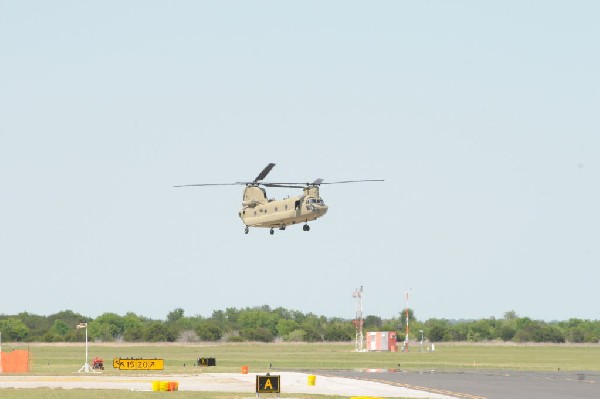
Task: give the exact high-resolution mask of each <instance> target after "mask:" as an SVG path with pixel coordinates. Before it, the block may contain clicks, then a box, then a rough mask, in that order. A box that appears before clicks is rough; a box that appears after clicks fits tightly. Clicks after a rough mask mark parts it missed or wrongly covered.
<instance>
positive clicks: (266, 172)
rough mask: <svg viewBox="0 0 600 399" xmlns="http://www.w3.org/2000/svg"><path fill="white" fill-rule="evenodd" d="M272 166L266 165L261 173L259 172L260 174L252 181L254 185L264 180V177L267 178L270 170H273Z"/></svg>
mask: <svg viewBox="0 0 600 399" xmlns="http://www.w3.org/2000/svg"><path fill="white" fill-rule="evenodd" d="M274 166H275V164H274V163H270V164H268V165H267V166H266V167H265V168H264V169H263V170H262V172H260V174H259V175H258V176H256V179H254V183H258V182H259V181H261V180H262V179H264V178H265V177H267V175H268V174H269V172H270V171H271V169H273V167H274Z"/></svg>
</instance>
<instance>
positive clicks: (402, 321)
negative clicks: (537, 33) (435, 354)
mask: <svg viewBox="0 0 600 399" xmlns="http://www.w3.org/2000/svg"><path fill="white" fill-rule="evenodd" d="M408 319H409V327H410V329H409V339H410V340H412V341H420V340H421V339H422V338H423V339H425V340H427V341H430V342H447V341H459V342H484V341H511V342H553V343H563V342H573V343H598V342H600V320H582V319H569V320H567V321H558V322H545V321H540V320H532V319H530V318H528V317H519V316H518V315H517V314H516V313H515V312H514V311H510V312H506V313H505V314H504V317H503V318H501V319H496V318H494V317H491V318H488V319H480V320H467V321H465V320H459V321H456V320H447V319H429V320H427V321H423V322H422V321H419V320H417V319H416V318H415V317H414V313H413V311H412V310H411V309H409V317H408ZM79 323H88V338H89V340H90V341H92V342H93V341H97V342H113V341H125V342H175V341H181V342H196V341H224V342H243V341H258V342H274V341H290V342H292V341H296V342H336V341H338V342H343V341H352V340H354V339H355V327H354V323H353V321H352V320H348V319H343V318H337V317H333V318H331V317H330V318H328V317H325V316H317V315H314V314H312V313H308V314H305V313H302V312H299V311H296V310H288V309H284V308H280V307H279V308H276V309H272V308H270V307H269V306H261V307H246V308H243V309H237V308H227V309H226V310H215V311H214V312H213V313H212V315H211V316H210V317H202V316H192V317H188V316H186V315H185V313H184V310H183V309H181V308H177V309H174V310H173V311H171V312H169V313H168V314H167V317H166V319H165V320H153V319H151V318H147V317H144V316H139V315H137V314H135V313H131V312H130V313H127V314H125V315H124V316H120V315H118V314H115V313H104V314H102V315H100V316H98V317H96V318H95V319H94V318H90V317H86V316H82V315H81V314H78V313H74V312H73V311H71V310H64V311H61V312H59V313H56V314H53V315H50V316H39V315H34V314H30V313H26V312H24V313H19V314H17V315H12V316H10V315H0V332H1V333H2V340H3V341H12V342H81V341H82V340H83V339H84V334H85V332H84V330H82V329H79V330H78V329H76V326H77V325H78V324H79ZM363 331H365V332H366V331H396V332H397V334H398V337H399V340H403V339H404V336H405V331H406V317H405V314H404V312H403V313H401V314H399V315H398V317H397V318H391V319H382V318H381V317H378V316H374V315H370V316H367V317H365V320H364V329H363ZM421 331H422V332H421Z"/></svg>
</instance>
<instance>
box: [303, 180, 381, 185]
mask: <svg viewBox="0 0 600 399" xmlns="http://www.w3.org/2000/svg"><path fill="white" fill-rule="evenodd" d="M370 181H385V180H383V179H366V180H342V181H328V182H324V181H321V182H320V183H318V184H345V183H364V182H370ZM315 184H317V183H315ZM318 184H317V185H318Z"/></svg>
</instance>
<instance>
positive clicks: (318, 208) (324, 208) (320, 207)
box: [315, 204, 328, 215]
mask: <svg viewBox="0 0 600 399" xmlns="http://www.w3.org/2000/svg"><path fill="white" fill-rule="evenodd" d="M327 209H328V207H327V205H325V204H318V205H315V210H316V211H317V212H318V213H320V214H321V215H324V214H325V213H327Z"/></svg>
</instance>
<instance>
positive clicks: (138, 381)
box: [0, 372, 453, 399]
mask: <svg viewBox="0 0 600 399" xmlns="http://www.w3.org/2000/svg"><path fill="white" fill-rule="evenodd" d="M271 374H272V375H279V376H280V384H281V397H285V394H286V393H307V394H311V393H313V394H321V395H340V396H347V397H351V396H373V397H388V398H397V397H402V398H415V399H426V398H429V399H453V398H452V397H450V396H447V395H443V394H437V393H431V392H427V391H420V390H418V389H412V388H406V387H401V386H398V385H392V384H385V383H380V382H373V381H365V380H360V379H356V378H344V377H341V376H322V375H317V377H316V384H315V385H314V386H310V385H308V376H309V374H307V373H297V372H281V373H275V372H273V373H271ZM261 375H264V374H261ZM156 380H161V381H177V382H178V383H179V390H180V391H207V392H238V393H248V397H250V398H252V397H255V396H254V395H255V393H256V385H255V382H256V374H233V373H202V374H198V375H189V374H186V375H157V376H154V377H152V376H105V375H102V374H94V375H89V374H87V375H84V374H73V375H69V376H39V375H35V376H30V375H26V376H21V375H19V376H11V375H10V374H5V375H2V376H0V388H41V387H49V388H63V389H126V390H134V391H150V390H151V389H152V381H156Z"/></svg>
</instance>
